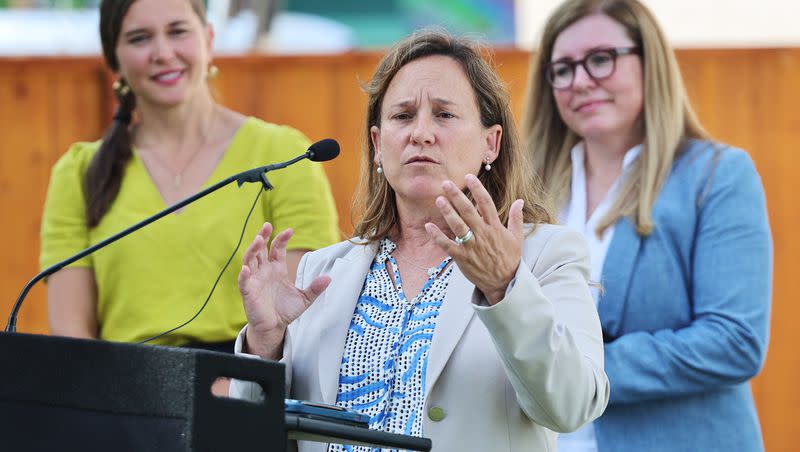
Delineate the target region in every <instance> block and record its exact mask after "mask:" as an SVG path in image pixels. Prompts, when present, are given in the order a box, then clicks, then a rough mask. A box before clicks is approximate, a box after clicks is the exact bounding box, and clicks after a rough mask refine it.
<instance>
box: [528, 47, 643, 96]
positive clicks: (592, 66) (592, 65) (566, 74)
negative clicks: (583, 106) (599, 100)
mask: <svg viewBox="0 0 800 452" xmlns="http://www.w3.org/2000/svg"><path fill="white" fill-rule="evenodd" d="M630 54H639V48H638V47H617V48H613V49H596V50H592V51H591V52H589V53H587V54H586V56H585V57H583V59H582V60H577V61H571V60H559V61H553V62H551V63H547V64H546V65H545V67H544V75H545V78H546V79H547V81H548V82H549V83H550V86H552V87H553V88H555V89H568V88H569V87H571V86H572V82H574V81H575V68H576V67H578V65H581V66H583V69H584V70H585V71H586V73H587V74H589V77H591V78H592V79H594V80H602V79H604V78H608V77H611V74H613V73H614V69H615V66H616V62H617V57H618V56H621V55H630Z"/></svg>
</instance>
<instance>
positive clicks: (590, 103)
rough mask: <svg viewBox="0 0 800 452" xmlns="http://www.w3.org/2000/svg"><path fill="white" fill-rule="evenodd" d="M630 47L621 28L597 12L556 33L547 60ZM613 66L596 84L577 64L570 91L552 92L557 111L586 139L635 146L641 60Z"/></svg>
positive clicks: (621, 59)
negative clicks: (630, 143)
mask: <svg viewBox="0 0 800 452" xmlns="http://www.w3.org/2000/svg"><path fill="white" fill-rule="evenodd" d="M633 46H634V42H633V40H632V39H631V38H630V37H629V36H628V35H627V33H626V31H625V28H624V27H623V26H622V25H620V24H619V23H618V22H616V21H615V20H613V19H611V18H610V17H608V16H606V15H605V14H595V15H591V16H586V17H584V18H583V19H580V20H578V21H577V22H575V23H573V24H572V25H570V26H569V27H567V28H565V29H564V30H563V31H562V32H561V34H559V35H558V37H557V38H556V40H555V42H554V44H553V53H552V57H551V62H552V61H559V60H571V61H577V60H582V59H583V58H585V57H586V55H587V54H588V53H589V52H591V51H593V50H597V49H613V48H620V47H633ZM639 50H640V51H641V49H639ZM614 67H615V69H614V72H613V73H612V74H611V76H609V77H608V78H604V79H602V80H595V79H593V78H592V77H590V76H589V74H587V73H586V69H585V68H584V67H582V66H581V65H578V66H576V67H575V74H574V80H573V82H572V86H571V87H569V88H566V89H555V88H553V95H554V96H555V100H556V105H557V107H558V112H559V114H560V115H561V119H562V120H563V121H564V123H565V124H566V125H567V127H569V128H570V129H571V130H572V131H573V132H575V133H577V134H578V135H580V136H581V137H582V138H584V139H589V140H609V139H612V140H613V139H615V138H621V139H623V140H624V141H625V142H629V141H630V140H631V139H633V140H634V141H635V143H638V142H639V141H640V140H641V137H639V136H638V135H639V134H640V131H639V128H638V120H639V117H640V116H641V113H642V106H643V101H644V88H643V83H644V82H643V76H642V73H643V71H642V62H641V58H640V57H639V56H637V55H635V54H627V55H620V56H618V57H617V58H616V62H615V66H614ZM635 143H633V144H635Z"/></svg>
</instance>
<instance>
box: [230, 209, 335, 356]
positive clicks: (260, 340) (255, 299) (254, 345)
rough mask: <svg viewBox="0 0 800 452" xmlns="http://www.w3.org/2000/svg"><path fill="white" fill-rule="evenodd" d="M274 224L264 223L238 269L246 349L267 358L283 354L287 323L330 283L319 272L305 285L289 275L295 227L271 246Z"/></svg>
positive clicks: (277, 236) (326, 277) (282, 232)
mask: <svg viewBox="0 0 800 452" xmlns="http://www.w3.org/2000/svg"><path fill="white" fill-rule="evenodd" d="M270 234H272V224H270V223H264V226H263V227H262V228H261V231H259V233H258V235H256V238H255V239H254V240H253V243H251V244H250V246H249V247H248V248H247V250H246V251H245V253H244V257H243V260H242V270H241V271H240V272H239V292H240V293H241V295H242V302H243V303H244V310H245V314H246V315H247V322H248V326H247V336H246V341H247V349H248V350H247V351H248V352H249V353H253V354H257V355H260V356H261V357H262V358H265V359H276V358H279V357H280V354H281V345H282V343H283V336H284V334H285V333H286V327H287V326H288V325H289V324H290V323H292V322H293V321H294V320H295V319H297V318H298V317H300V314H302V313H303V312H304V311H305V310H306V309H307V308H308V307H309V306H310V305H311V303H313V302H314V300H315V299H316V298H317V297H318V296H319V294H321V293H322V291H324V290H325V289H326V288H327V287H328V284H330V282H331V279H330V278H329V277H328V276H319V277H317V278H316V279H314V281H312V282H311V284H310V285H309V286H308V287H307V288H305V289H298V288H297V287H295V285H294V281H290V280H289V278H288V271H287V268H286V244H287V243H288V242H289V239H290V238H291V237H292V230H291V229H287V230H285V231H281V232H280V233H279V234H278V235H276V236H275V238H274V239H273V240H272V245H271V246H270V247H269V248H268V247H267V241H268V240H269V236H270Z"/></svg>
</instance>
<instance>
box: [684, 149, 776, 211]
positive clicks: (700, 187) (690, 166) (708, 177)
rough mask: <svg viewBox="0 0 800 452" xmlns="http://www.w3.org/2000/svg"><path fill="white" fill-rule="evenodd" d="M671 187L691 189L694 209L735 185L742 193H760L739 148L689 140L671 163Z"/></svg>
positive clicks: (752, 170) (749, 162)
mask: <svg viewBox="0 0 800 452" xmlns="http://www.w3.org/2000/svg"><path fill="white" fill-rule="evenodd" d="M670 178H671V179H673V181H672V182H673V184H672V185H673V186H675V187H683V188H682V190H685V189H686V188H689V187H691V188H692V189H693V192H694V193H695V195H696V197H697V199H696V202H697V203H698V205H701V204H703V201H704V200H705V199H706V198H708V196H710V195H712V194H714V193H718V192H721V191H729V189H732V188H733V186H735V185H739V186H741V187H742V188H745V187H746V190H755V191H758V192H761V191H763V189H762V188H761V180H760V178H759V176H758V172H757V170H756V167H755V164H754V163H753V159H752V158H751V157H750V155H749V154H748V153H747V152H746V151H744V150H742V149H739V148H736V147H733V146H729V145H726V144H723V143H719V142H714V141H706V140H690V141H689V142H688V143H687V144H686V146H685V148H684V150H683V152H682V153H681V154H680V155H679V156H678V157H677V158H676V159H675V163H674V164H673V170H672V174H671V176H670Z"/></svg>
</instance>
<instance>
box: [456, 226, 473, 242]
mask: <svg viewBox="0 0 800 452" xmlns="http://www.w3.org/2000/svg"><path fill="white" fill-rule="evenodd" d="M473 236H474V234H473V233H472V229H467V233H466V234H464V235H463V236H460V237H459V236H456V238H455V239H453V241H454V242H456V245H463V244H465V243H467V242H469V241H470V240H472V237H473Z"/></svg>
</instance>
